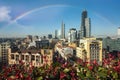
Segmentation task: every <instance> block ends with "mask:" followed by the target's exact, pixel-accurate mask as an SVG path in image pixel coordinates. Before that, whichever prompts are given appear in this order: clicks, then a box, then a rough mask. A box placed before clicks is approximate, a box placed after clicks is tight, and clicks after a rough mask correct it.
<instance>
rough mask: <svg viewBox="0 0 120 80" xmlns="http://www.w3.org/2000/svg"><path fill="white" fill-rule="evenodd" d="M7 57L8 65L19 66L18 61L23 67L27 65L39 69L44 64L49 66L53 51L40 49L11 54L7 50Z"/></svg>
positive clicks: (10, 51)
mask: <svg viewBox="0 0 120 80" xmlns="http://www.w3.org/2000/svg"><path fill="white" fill-rule="evenodd" d="M8 57H9V58H8V63H9V65H12V64H19V63H20V61H22V62H23V63H24V64H25V65H27V64H29V65H32V66H35V67H40V66H42V65H44V64H48V65H50V64H51V63H52V61H53V60H52V59H53V50H52V49H41V50H24V51H17V52H12V50H11V49H9V54H8Z"/></svg>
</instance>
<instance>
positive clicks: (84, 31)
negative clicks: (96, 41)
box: [80, 10, 91, 38]
mask: <svg viewBox="0 0 120 80" xmlns="http://www.w3.org/2000/svg"><path fill="white" fill-rule="evenodd" d="M90 36H91V24H90V19H89V18H87V11H86V10H84V11H83V12H82V18H81V31H80V38H83V37H90Z"/></svg>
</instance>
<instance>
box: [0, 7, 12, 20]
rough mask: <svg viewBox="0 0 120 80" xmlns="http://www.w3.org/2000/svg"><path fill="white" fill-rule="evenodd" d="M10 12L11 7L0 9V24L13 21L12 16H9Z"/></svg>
mask: <svg viewBox="0 0 120 80" xmlns="http://www.w3.org/2000/svg"><path fill="white" fill-rule="evenodd" d="M10 12H11V10H10V9H9V7H6V6H3V7H0V22H9V21H10V20H11V16H10V15H9V13H10Z"/></svg>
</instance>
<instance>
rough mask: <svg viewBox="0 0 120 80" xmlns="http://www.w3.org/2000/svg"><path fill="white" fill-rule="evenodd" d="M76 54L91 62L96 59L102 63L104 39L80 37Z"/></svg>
mask: <svg viewBox="0 0 120 80" xmlns="http://www.w3.org/2000/svg"><path fill="white" fill-rule="evenodd" d="M76 56H77V57H78V58H80V59H82V60H83V61H88V62H91V61H93V60H96V61H97V62H98V63H99V64H101V62H102V59H103V54H102V41H100V40H96V39H95V38H83V39H80V44H79V47H77V49H76Z"/></svg>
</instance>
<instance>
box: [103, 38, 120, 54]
mask: <svg viewBox="0 0 120 80" xmlns="http://www.w3.org/2000/svg"><path fill="white" fill-rule="evenodd" d="M103 48H105V49H106V50H107V51H109V52H112V51H120V38H115V39H112V38H110V37H107V38H103Z"/></svg>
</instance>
